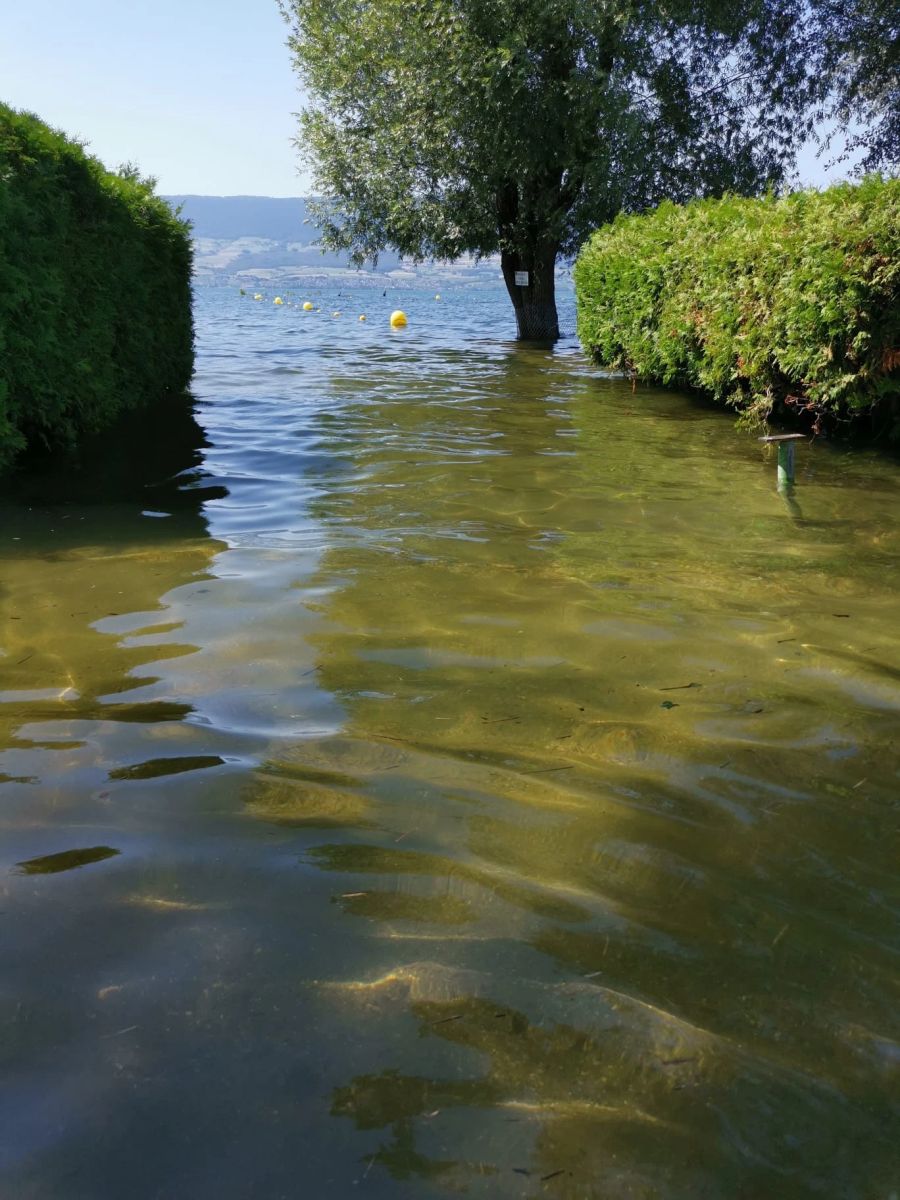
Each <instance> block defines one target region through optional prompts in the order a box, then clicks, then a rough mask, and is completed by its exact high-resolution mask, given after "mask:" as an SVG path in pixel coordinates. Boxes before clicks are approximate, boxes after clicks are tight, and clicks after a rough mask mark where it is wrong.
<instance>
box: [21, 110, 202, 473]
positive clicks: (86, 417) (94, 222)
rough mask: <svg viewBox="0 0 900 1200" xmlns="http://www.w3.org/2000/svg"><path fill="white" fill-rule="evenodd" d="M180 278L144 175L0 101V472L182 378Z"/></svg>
mask: <svg viewBox="0 0 900 1200" xmlns="http://www.w3.org/2000/svg"><path fill="white" fill-rule="evenodd" d="M190 275H191V243H190V237H189V232H188V225H187V223H186V222H184V221H181V220H179V219H178V217H177V216H176V215H175V214H174V213H173V212H172V210H171V209H170V208H169V207H168V205H167V204H166V203H165V201H163V200H162V199H160V198H159V197H158V196H156V195H154V192H153V183H152V181H149V180H143V179H141V178H140V176H139V175H138V173H137V172H136V171H134V170H133V169H131V168H125V169H123V170H122V171H120V172H119V173H118V174H113V173H112V172H109V171H107V170H105V169H104V167H103V165H102V164H101V163H100V162H98V160H97V159H95V158H93V157H91V156H90V155H89V154H86V153H85V151H84V149H83V148H82V146H80V145H79V144H78V143H77V142H73V141H71V140H69V139H67V138H66V137H65V136H64V135H63V134H61V133H59V132H57V131H55V130H53V129H50V128H49V127H48V126H47V125H45V124H44V123H43V122H42V121H40V120H39V119H38V118H37V117H35V116H33V115H31V114H29V113H24V112H17V111H15V110H14V109H11V108H9V107H7V106H6V105H3V104H0V469H2V468H3V467H5V466H7V465H9V463H10V462H11V461H12V459H13V458H14V457H15V455H16V454H17V453H18V452H19V451H20V450H22V449H23V448H24V447H25V446H26V445H33V444H37V445H40V444H45V445H54V444H72V443H74V442H75V440H76V439H77V437H78V435H79V434H80V433H82V432H85V431H89V430H96V429H99V428H102V427H103V426H104V425H106V424H107V423H108V422H109V421H110V420H112V419H113V418H114V417H115V416H116V414H117V413H119V412H120V411H122V410H123V409H127V408H134V407H137V406H138V405H142V404H146V403H148V402H151V401H153V400H154V399H156V398H158V397H159V396H160V395H162V394H163V393H165V392H180V391H182V390H183V389H184V388H185V387H186V385H187V384H188V382H189V380H190V377H191V371H192V368H193V326H192V316H191V294H190Z"/></svg>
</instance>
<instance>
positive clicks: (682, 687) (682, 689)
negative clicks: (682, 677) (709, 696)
mask: <svg viewBox="0 0 900 1200" xmlns="http://www.w3.org/2000/svg"><path fill="white" fill-rule="evenodd" d="M701 687H703V684H702V683H677V684H675V686H674V687H664V688H660V689H659V690H660V691H661V692H686V691H687V689H688V688H701Z"/></svg>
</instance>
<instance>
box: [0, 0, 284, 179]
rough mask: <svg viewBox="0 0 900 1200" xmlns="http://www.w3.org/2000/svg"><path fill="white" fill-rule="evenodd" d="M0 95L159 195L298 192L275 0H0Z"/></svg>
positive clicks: (281, 29)
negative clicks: (128, 166)
mask: <svg viewBox="0 0 900 1200" xmlns="http://www.w3.org/2000/svg"><path fill="white" fill-rule="evenodd" d="M0 8H2V11H3V15H2V21H0V99H2V100H5V101H6V102H7V103H8V104H12V105H13V106H14V107H16V108H27V109H30V110H31V111H33V112H36V113H37V114H38V115H39V116H40V117H42V118H43V119H44V120H46V121H48V122H49V123H50V124H51V125H54V126H57V127H58V128H60V129H63V130H65V132H66V133H69V134H74V135H78V136H80V137H82V138H84V139H85V140H86V141H88V142H89V143H90V147H91V151H92V152H93V153H94V154H96V155H97V157H98V158H100V159H102V160H103V162H105V163H106V164H107V165H108V166H112V167H115V166H118V165H119V163H121V162H127V161H134V162H136V163H137V164H138V165H139V166H140V168H141V169H142V170H143V171H144V172H145V173H146V174H150V175H155V176H156V177H157V178H158V179H159V189H160V191H162V192H164V193H180V192H200V193H205V194H211V195H228V194H232V195H233V194H240V193H244V194H255V195H267V196H296V195H301V194H302V193H303V192H305V190H306V182H307V181H306V180H305V179H304V178H303V177H302V176H298V162H299V160H298V155H297V151H296V149H295V148H294V147H293V146H292V145H291V137H292V136H293V134H294V130H295V125H296V122H295V120H294V118H293V117H292V115H291V114H292V113H293V112H296V111H297V109H298V108H299V107H300V103H301V101H300V95H299V93H298V91H297V85H296V81H295V77H294V75H293V72H292V70H291V66H290V59H289V55H288V51H287V49H286V47H285V45H284V42H285V37H286V35H287V26H286V25H285V24H284V22H283V21H282V19H281V16H280V14H279V12H278V9H277V6H276V4H275V0H2V3H0Z"/></svg>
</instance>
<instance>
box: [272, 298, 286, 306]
mask: <svg viewBox="0 0 900 1200" xmlns="http://www.w3.org/2000/svg"><path fill="white" fill-rule="evenodd" d="M272 303H273V304H284V301H283V300H282V298H281V297H280V296H276V297H275V299H274V300H273V301H272Z"/></svg>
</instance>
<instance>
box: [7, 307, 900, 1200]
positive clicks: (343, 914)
mask: <svg viewBox="0 0 900 1200" xmlns="http://www.w3.org/2000/svg"><path fill="white" fill-rule="evenodd" d="M293 298H294V299H295V300H299V301H302V300H303V299H305V298H306V297H305V296H300V295H296V296H295V297H293ZM310 298H311V299H313V300H314V301H315V302H316V303H320V304H321V305H322V308H323V311H322V312H317V313H310V314H305V313H302V312H300V311H298V309H296V308H292V307H288V306H284V307H282V308H275V307H274V306H273V305H272V304H271V302H270V301H271V296H269V297H268V298H267V300H266V301H265V302H259V303H254V302H253V300H252V299H251V298H250V297H246V298H241V297H239V296H238V295H236V294H235V293H233V292H230V293H226V292H224V291H212V290H210V291H201V292H200V293H199V295H198V297H197V317H198V335H199V349H200V358H199V365H198V375H197V380H196V389H195V393H196V397H197V420H198V422H199V425H200V426H202V430H203V433H202V434H201V432H200V430H199V429H198V428H197V427H196V426H194V425H193V424H192V423H191V422H190V421H188V420H185V419H182V420H181V421H180V422H176V423H175V424H174V425H171V424H170V423H169V421H168V418H166V417H165V416H164V415H162V414H161V415H160V417H159V420H158V421H157V422H154V424H153V426H152V427H151V428H150V429H144V430H143V431H142V432H141V433H140V434H139V436H137V437H136V439H135V444H133V445H132V446H131V448H130V449H125V450H123V451H122V452H121V453H117V454H115V455H110V454H107V455H105V456H98V455H97V454H94V456H93V457H91V455H90V454H89V455H88V456H87V460H86V463H85V465H84V467H83V469H82V470H81V471H80V472H74V471H72V472H60V471H57V472H56V474H55V475H54V476H50V475H47V474H46V473H44V474H37V475H31V476H29V477H28V478H27V479H25V480H20V481H19V482H18V484H17V487H16V492H15V495H14V496H13V497H10V496H9V495H7V497H6V498H5V499H3V500H2V501H0V555H2V565H0V614H2V626H0V631H2V632H0V636H2V641H0V689H2V690H0V773H2V774H0V780H2V785H0V795H2V800H0V822H2V838H0V952H2V958H0V962H2V972H0V1197H2V1198H3V1200H120V1198H126V1197H127V1198H129V1200H156V1198H163V1200H182V1198H184V1200H206V1198H207V1197H208V1198H215V1200H245V1198H251V1197H253V1198H255V1197H260V1198H264V1200H270V1198H271V1200H276V1198H279V1197H291V1198H293V1197H313V1198H316V1197H322V1198H324V1200H332V1198H343V1197H351V1196H368V1197H373V1198H379V1200H381V1198H383V1200H389V1198H390V1200H394V1198H405V1197H416V1198H419V1197H421V1198H423V1200H424V1198H432V1197H434V1198H438V1197H445V1196H453V1195H465V1196H468V1197H476V1198H477V1197H483V1198H488V1197H499V1198H506V1197H529V1198H530V1197H545V1196H546V1197H556V1198H560V1200H589V1198H590V1200H593V1198H597V1200H619V1198H626V1197H627V1198H628V1200H632V1198H635V1200H650V1198H657V1197H658V1198H665V1200H668V1198H692V1200H693V1198H710V1200H712V1198H717V1200H718V1198H722V1200H733V1198H754V1200H755V1198H770V1197H772V1198H774V1197H787V1198H793V1197H853V1198H857V1197H858V1198H860V1200H869V1198H872V1200H889V1197H892V1196H893V1197H896V1196H897V1195H898V1194H900V1173H898V1163H900V1120H898V1117H900V1016H898V1013H900V987H898V979H900V975H898V949H900V938H898V928H900V923H898V909H900V892H898V884H897V862H898V838H897V832H898V819H897V818H898V808H900V805H898V794H900V778H898V746H897V735H898V714H900V620H898V618H900V603H898V591H897V587H898V578H900V570H898V564H900V503H898V501H900V486H898V483H900V472H898V468H897V464H896V462H892V461H890V460H888V459H885V458H882V457H879V456H878V455H877V454H876V453H874V452H868V451H866V452H860V451H856V452H847V451H842V450H839V449H835V448H832V447H829V446H827V445H824V444H817V445H815V446H812V447H805V446H801V448H800V451H799V455H798V459H799V480H798V488H797V491H796V497H795V501H794V502H793V503H789V502H787V501H786V500H785V499H784V498H782V497H780V496H779V495H778V493H777V492H776V490H775V465H774V462H773V461H771V460H770V459H767V458H766V452H765V451H764V450H763V449H762V448H761V447H760V445H759V443H758V442H757V441H756V439H755V438H754V437H752V436H750V435H747V434H741V433H738V432H737V431H736V430H735V428H734V426H733V422H732V419H731V417H729V416H728V415H727V414H722V413H718V412H713V411H709V410H706V409H704V408H701V407H698V406H696V405H693V404H691V403H690V402H689V401H686V400H685V399H684V398H683V397H678V396H673V395H665V394H662V393H658V392H654V391H650V390H645V389H639V390H638V391H637V392H636V393H634V394H633V393H632V391H631V388H630V386H629V385H627V384H625V383H622V382H619V381H610V380H607V379H604V378H603V377H602V376H601V374H600V373H599V372H598V371H597V370H595V369H594V368H593V367H592V366H591V365H590V364H588V363H586V362H585V361H584V360H583V359H582V357H581V356H580V354H579V352H578V351H577V349H576V347H575V345H574V343H572V342H564V343H562V344H561V345H560V347H559V348H557V350H556V351H554V352H553V353H550V352H545V351H543V350H538V349H524V348H521V347H517V346H516V345H514V344H513V343H512V342H511V341H504V340H503V336H505V333H506V331H508V329H509V326H510V318H509V314H508V313H507V310H506V307H505V301H504V299H503V297H502V296H501V295H500V294H499V293H496V292H493V291H488V292H486V291H476V290H463V289H460V290H453V291H449V292H447V293H446V294H445V296H444V298H443V299H442V300H441V301H436V300H434V299H433V298H432V296H431V295H430V294H426V293H422V292H419V293H407V294H405V295H403V296H402V297H400V296H398V294H396V293H394V294H390V295H388V296H387V297H384V298H383V297H382V296H381V293H380V291H377V292H372V291H364V290H357V291H355V292H353V293H351V294H350V295H348V294H347V292H346V290H345V292H344V295H343V296H341V297H338V296H337V295H336V291H333V292H332V293H321V294H317V293H312V294H311V296H310ZM398 302H399V303H402V306H403V307H405V308H406V309H407V311H408V312H409V315H410V326H409V328H408V329H406V330H405V331H400V332H397V333H391V332H390V330H389V329H388V328H387V322H386V317H387V313H388V312H389V311H390V309H391V308H392V307H394V306H396V305H397V304H398ZM338 307H340V308H341V309H342V311H343V313H344V315H343V316H341V317H332V316H331V312H332V311H333V310H334V309H336V308H338ZM363 311H365V312H366V313H367V315H368V318H369V319H368V321H367V322H366V323H361V322H359V321H358V320H357V316H358V314H359V313H360V312H363ZM498 325H499V333H498Z"/></svg>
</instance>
